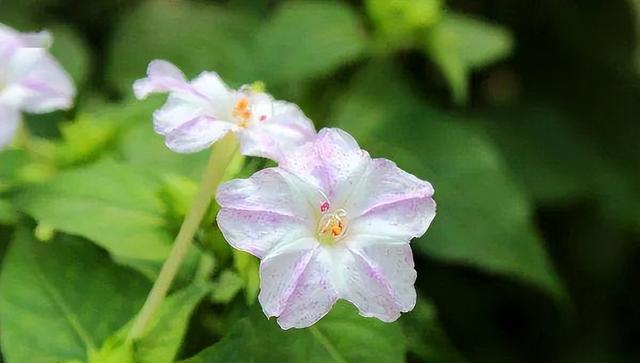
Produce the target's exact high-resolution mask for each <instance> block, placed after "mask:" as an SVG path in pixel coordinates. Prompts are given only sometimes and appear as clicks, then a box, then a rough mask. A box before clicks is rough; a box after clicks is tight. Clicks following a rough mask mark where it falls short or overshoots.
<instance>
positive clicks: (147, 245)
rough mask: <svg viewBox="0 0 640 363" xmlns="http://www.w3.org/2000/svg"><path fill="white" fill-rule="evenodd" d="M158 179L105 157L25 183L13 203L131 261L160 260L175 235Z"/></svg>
mask: <svg viewBox="0 0 640 363" xmlns="http://www.w3.org/2000/svg"><path fill="white" fill-rule="evenodd" d="M159 188H160V186H159V184H158V183H157V182H156V181H155V179H152V178H149V177H146V176H144V175H142V174H140V173H139V172H138V171H137V170H136V169H135V168H133V167H129V166H127V165H124V164H121V163H118V162H115V161H112V160H103V161H100V162H98V163H95V164H91V165H89V166H86V167H81V168H77V169H72V170H68V171H64V172H62V173H60V174H58V175H56V176H55V177H54V178H53V179H52V180H50V181H48V182H47V183H44V184H39V185H34V186H30V187H27V188H25V190H23V191H22V192H21V193H19V194H18V196H17V197H16V203H15V205H16V206H17V207H18V208H19V209H20V210H22V211H23V212H25V213H28V214H30V215H31V216H33V217H34V218H35V219H36V220H38V221H40V222H42V223H45V224H46V225H48V226H50V227H52V228H55V229H58V230H61V231H64V232H66V233H70V234H76V235H80V236H83V237H86V238H88V239H90V240H92V241H94V242H95V243H97V244H98V245H100V246H102V247H104V248H105V249H107V250H108V251H109V252H110V253H111V254H112V255H113V256H114V258H116V259H119V260H121V261H125V262H127V263H130V264H132V265H133V266H136V267H139V266H140V265H147V264H149V263H158V262H160V261H162V260H163V259H164V257H165V256H166V255H167V254H168V252H169V248H170V244H171V237H170V236H169V235H168V233H167V231H166V230H165V229H164V226H165V220H164V211H165V206H164V205H163V203H162V202H161V200H160V199H159V197H158V195H157V193H158V192H159Z"/></svg>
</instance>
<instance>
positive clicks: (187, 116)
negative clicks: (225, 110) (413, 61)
mask: <svg viewBox="0 0 640 363" xmlns="http://www.w3.org/2000/svg"><path fill="white" fill-rule="evenodd" d="M199 116H205V113H204V109H203V107H202V105H201V104H199V103H194V102H193V101H192V100H187V99H184V98H182V97H179V96H177V95H176V94H173V93H172V94H170V95H169V97H168V98H167V102H165V104H164V105H163V106H162V107H161V108H159V109H157V110H156V111H155V112H154V113H153V129H154V130H155V132H157V133H158V134H160V135H167V134H168V133H170V132H171V131H173V130H175V129H176V128H178V127H180V126H181V125H182V124H184V123H187V122H189V121H191V120H193V119H195V118H197V117H199Z"/></svg>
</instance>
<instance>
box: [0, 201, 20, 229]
mask: <svg viewBox="0 0 640 363" xmlns="http://www.w3.org/2000/svg"><path fill="white" fill-rule="evenodd" d="M17 221H18V213H17V211H16V210H15V209H14V208H13V206H12V205H11V203H10V202H9V201H8V200H5V199H0V224H13V223H15V222H17Z"/></svg>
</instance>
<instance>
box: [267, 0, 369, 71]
mask: <svg viewBox="0 0 640 363" xmlns="http://www.w3.org/2000/svg"><path fill="white" fill-rule="evenodd" d="M365 40H366V39H365V37H364V32H363V29H362V25H361V24H360V23H359V21H358V18H357V16H356V14H355V12H354V11H353V10H352V9H351V8H350V7H349V6H348V5H346V4H342V3H338V2H334V1H301V2H291V3H285V4H284V5H282V6H281V7H280V8H279V9H278V10H277V11H276V13H275V14H274V16H273V18H272V19H270V20H269V22H268V23H267V24H266V25H265V26H264V27H263V28H262V29H261V31H260V32H259V33H258V34H257V35H256V39H255V46H256V52H257V57H256V58H257V59H256V60H257V61H258V62H259V65H260V69H259V73H258V76H259V77H260V79H263V77H266V79H264V80H266V81H267V84H270V83H272V82H273V83H282V82H287V81H300V80H304V79H312V78H317V77H320V76H323V75H326V74H328V73H330V72H331V71H333V70H335V69H336V68H338V67H339V66H342V65H344V64H346V63H350V62H353V61H354V60H355V59H357V58H358V57H359V56H360V55H362V53H363V51H364V49H365Z"/></svg>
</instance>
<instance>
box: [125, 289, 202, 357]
mask: <svg viewBox="0 0 640 363" xmlns="http://www.w3.org/2000/svg"><path fill="white" fill-rule="evenodd" d="M211 287H212V286H211V285H208V284H197V285H192V286H189V287H187V288H185V289H183V290H181V291H178V292H176V293H174V294H173V295H171V296H169V297H168V298H167V299H166V300H165V301H164V302H163V304H162V306H161V307H160V309H159V310H158V313H157V314H156V316H155V318H154V319H153V320H152V321H151V322H150V324H149V328H148V329H147V331H146V332H145V334H144V336H143V337H142V338H141V339H140V340H138V341H136V342H134V349H133V351H134V357H135V362H136V363H172V362H174V358H175V356H176V354H177V353H178V349H179V348H180V345H181V344H182V339H183V337H184V334H185V332H186V330H187V326H188V323H189V318H190V317H191V313H192V312H193V310H194V309H195V307H196V305H197V304H198V303H199V302H200V300H201V299H202V298H203V297H204V296H205V295H206V294H207V293H209V292H211Z"/></svg>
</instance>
